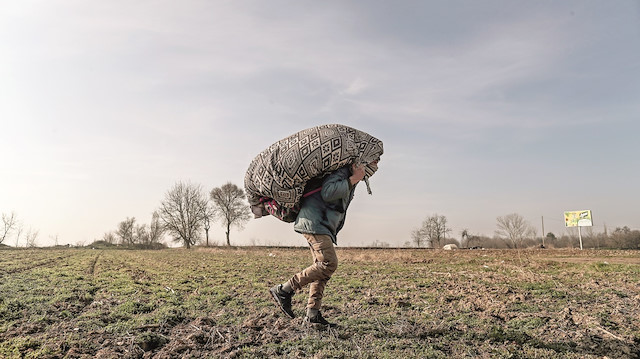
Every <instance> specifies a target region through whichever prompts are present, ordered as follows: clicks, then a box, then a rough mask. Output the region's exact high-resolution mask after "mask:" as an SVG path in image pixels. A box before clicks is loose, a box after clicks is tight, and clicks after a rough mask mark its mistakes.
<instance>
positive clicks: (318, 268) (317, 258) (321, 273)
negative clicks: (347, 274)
mask: <svg viewBox="0 0 640 359" xmlns="http://www.w3.org/2000/svg"><path fill="white" fill-rule="evenodd" d="M304 237H305V238H306V239H307V242H309V247H310V249H311V253H312V255H313V264H312V265H310V266H309V267H307V268H305V269H304V270H303V271H302V272H300V273H298V274H296V275H294V276H293V277H292V278H291V279H289V281H288V282H287V284H288V285H289V286H291V288H293V290H301V289H302V288H303V287H304V286H306V285H307V284H309V283H314V285H311V287H310V291H309V301H308V303H307V308H320V306H321V305H322V295H323V293H324V287H325V285H326V283H327V281H328V280H329V279H330V278H331V275H332V274H333V272H335V270H336V268H338V257H337V256H336V251H335V248H334V247H333V242H332V241H331V237H330V236H328V235H323V234H318V235H315V234H304Z"/></svg>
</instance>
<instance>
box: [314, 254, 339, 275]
mask: <svg viewBox="0 0 640 359" xmlns="http://www.w3.org/2000/svg"><path fill="white" fill-rule="evenodd" d="M316 265H317V266H318V268H320V269H321V270H322V274H323V275H324V279H327V280H328V279H329V278H331V275H332V274H333V272H335V271H336V269H338V258H336V257H333V258H331V257H330V258H325V260H324V261H322V262H318V263H316Z"/></svg>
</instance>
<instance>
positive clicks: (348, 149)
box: [244, 124, 384, 222]
mask: <svg viewBox="0 0 640 359" xmlns="http://www.w3.org/2000/svg"><path fill="white" fill-rule="evenodd" d="M383 152H384V150H383V145H382V141H380V140H378V139H377V138H375V137H373V136H371V135H369V134H367V133H365V132H362V131H359V130H357V129H354V128H351V127H348V126H344V125H339V124H330V125H321V126H316V127H312V128H309V129H306V130H302V131H300V132H298V133H295V134H293V135H291V136H289V137H287V138H284V139H282V140H280V141H278V142H276V143H274V144H272V145H271V146H269V147H268V148H267V149H265V150H264V151H262V152H261V153H260V154H258V156H256V158H254V159H253V161H251V164H250V165H249V168H248V169H247V173H246V174H245V178H244V187H245V191H246V193H247V198H248V200H249V204H250V205H251V207H252V211H253V213H254V215H255V217H256V218H260V217H261V216H264V215H267V214H272V215H274V216H276V217H278V218H280V219H282V220H285V221H287V222H290V221H293V220H295V215H296V212H297V209H298V208H299V207H298V206H299V205H300V200H301V198H302V196H303V194H304V191H305V186H306V185H307V183H308V182H309V181H310V180H312V179H314V178H321V177H324V176H325V175H327V174H329V173H331V172H333V171H335V170H337V169H338V168H341V167H343V166H346V165H350V164H353V163H357V164H364V165H366V167H365V172H366V177H365V180H366V182H367V187H368V178H369V177H370V176H372V175H373V173H375V171H376V170H377V166H375V165H374V164H371V162H373V161H375V160H378V159H379V158H380V156H381V155H382V153H383ZM265 203H266V204H267V206H266V207H265ZM281 217H283V218H281ZM284 217H286V218H284Z"/></svg>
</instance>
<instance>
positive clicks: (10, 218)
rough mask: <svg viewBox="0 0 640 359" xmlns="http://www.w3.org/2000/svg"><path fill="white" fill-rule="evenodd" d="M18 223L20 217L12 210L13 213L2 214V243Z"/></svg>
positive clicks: (0, 235)
mask: <svg viewBox="0 0 640 359" xmlns="http://www.w3.org/2000/svg"><path fill="white" fill-rule="evenodd" d="M17 224H18V218H17V216H16V213H15V212H11V214H5V213H3V214H2V228H1V230H0V243H2V242H4V240H5V239H7V237H8V236H9V233H11V232H12V231H13V230H14V229H15V227H16V225H17Z"/></svg>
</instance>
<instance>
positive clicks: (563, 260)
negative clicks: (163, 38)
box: [0, 248, 640, 358]
mask: <svg viewBox="0 0 640 359" xmlns="http://www.w3.org/2000/svg"><path fill="white" fill-rule="evenodd" d="M310 257H311V255H310V253H308V250H307V249H304V248H213V249H192V250H183V249H169V250H159V251H132V250H131V251H130V250H97V249H96V250H91V249H66V250H0V357H6V358H94V357H95V358H203V357H205V358H206V357H211V358H219V357H222V358H227V357H228V358H256V357H257V358H260V357H270V358H271V357H291V358H604V357H608V358H638V357H640V252H634V251H604V250H601V251H570V250H563V251H560V250H558V251H551V250H535V251H521V252H518V251H498V250H495V251H493V250H492V251H484V250H458V251H442V250H417V249H411V250H409V249H403V250H400V249H349V248H338V257H339V259H340V265H339V267H338V270H337V272H336V273H335V274H334V277H333V278H332V279H331V281H330V282H329V285H328V286H327V290H326V293H325V294H326V298H325V309H324V310H323V313H324V314H325V317H327V318H329V319H330V320H333V321H337V322H338V323H340V327H338V328H337V329H326V330H322V329H318V328H308V327H305V326H304V325H303V323H302V318H301V316H302V314H303V310H304V305H305V303H306V296H305V294H303V293H300V294H297V295H296V296H295V297H294V309H295V311H296V313H297V314H298V315H299V317H298V318H296V319H293V320H290V319H287V318H285V317H284V316H283V315H282V314H281V313H280V312H279V310H277V309H276V308H275V305H274V304H273V302H272V301H271V298H270V297H269V294H268V288H269V287H270V286H271V285H273V284H276V283H280V282H282V281H284V280H286V279H288V277H289V276H290V275H291V274H293V273H294V272H296V271H298V270H299V269H302V268H303V267H305V266H307V265H308V263H309V261H310Z"/></svg>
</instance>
